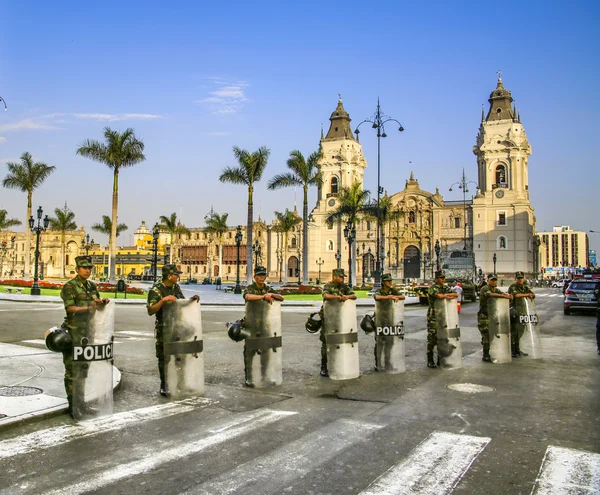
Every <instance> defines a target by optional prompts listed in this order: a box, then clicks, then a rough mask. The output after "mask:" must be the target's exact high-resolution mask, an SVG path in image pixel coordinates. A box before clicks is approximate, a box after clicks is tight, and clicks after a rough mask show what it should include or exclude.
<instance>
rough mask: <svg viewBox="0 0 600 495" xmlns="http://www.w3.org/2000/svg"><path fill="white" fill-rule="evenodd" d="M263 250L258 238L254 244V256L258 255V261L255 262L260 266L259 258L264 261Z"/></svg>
mask: <svg viewBox="0 0 600 495" xmlns="http://www.w3.org/2000/svg"><path fill="white" fill-rule="evenodd" d="M261 251H262V250H261V247H260V244H259V242H258V239H256V242H254V244H252V252H253V253H254V256H256V261H255V263H254V265H255V266H258V260H259V259H260V261H261V263H262V256H261Z"/></svg>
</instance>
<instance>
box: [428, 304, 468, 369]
mask: <svg viewBox="0 0 600 495" xmlns="http://www.w3.org/2000/svg"><path fill="white" fill-rule="evenodd" d="M434 309H435V318H436V321H437V328H438V330H437V351H438V358H439V361H440V367H442V368H444V369H447V370H453V369H458V368H462V342H461V340H460V324H459V321H458V304H457V300H456V299H436V301H435V305H434Z"/></svg>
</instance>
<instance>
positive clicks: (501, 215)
mask: <svg viewBox="0 0 600 495" xmlns="http://www.w3.org/2000/svg"><path fill="white" fill-rule="evenodd" d="M497 214H498V217H497V220H496V225H506V212H505V211H499V212H497Z"/></svg>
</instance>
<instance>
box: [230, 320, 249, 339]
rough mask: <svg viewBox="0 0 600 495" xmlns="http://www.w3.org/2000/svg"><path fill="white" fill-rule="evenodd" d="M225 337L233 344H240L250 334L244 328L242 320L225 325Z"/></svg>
mask: <svg viewBox="0 0 600 495" xmlns="http://www.w3.org/2000/svg"><path fill="white" fill-rule="evenodd" d="M225 325H226V326H227V335H229V338H230V339H231V340H233V341H234V342H241V341H242V340H244V339H245V338H247V337H249V336H250V334H249V333H248V332H247V331H246V329H245V328H244V321H243V320H236V321H234V322H233V323H226V324H225Z"/></svg>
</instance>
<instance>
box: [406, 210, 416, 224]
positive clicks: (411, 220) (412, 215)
mask: <svg viewBox="0 0 600 495" xmlns="http://www.w3.org/2000/svg"><path fill="white" fill-rule="evenodd" d="M408 223H415V212H414V211H411V212H409V214H408Z"/></svg>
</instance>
